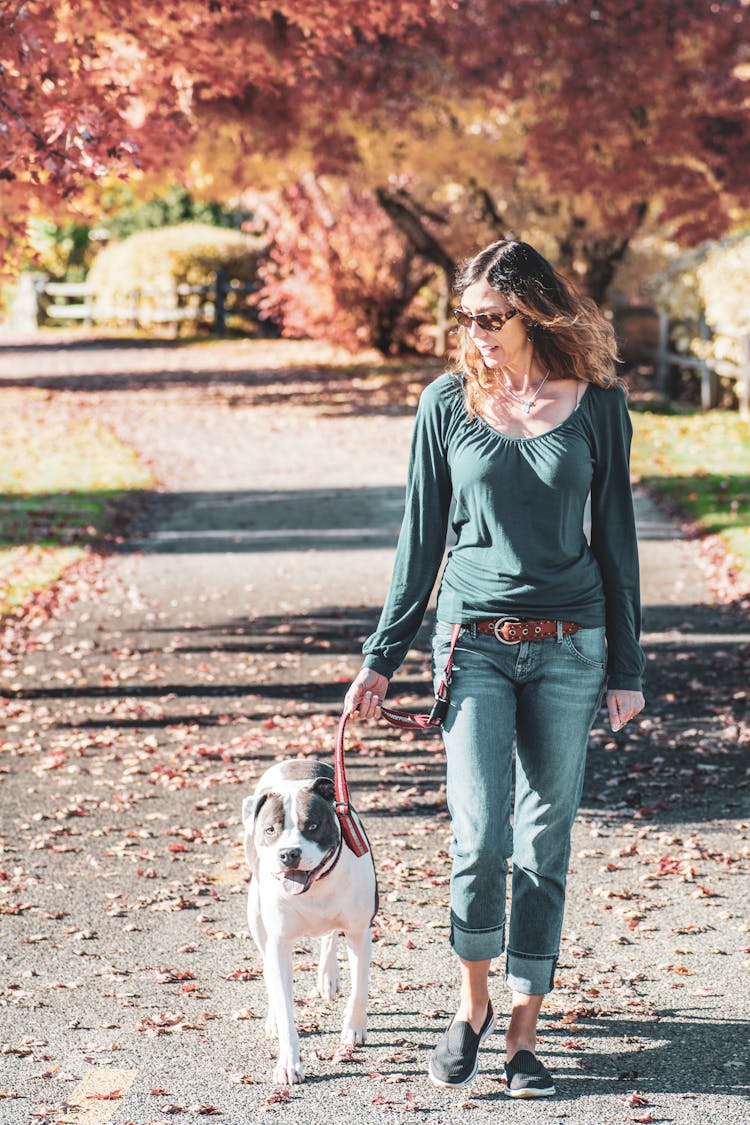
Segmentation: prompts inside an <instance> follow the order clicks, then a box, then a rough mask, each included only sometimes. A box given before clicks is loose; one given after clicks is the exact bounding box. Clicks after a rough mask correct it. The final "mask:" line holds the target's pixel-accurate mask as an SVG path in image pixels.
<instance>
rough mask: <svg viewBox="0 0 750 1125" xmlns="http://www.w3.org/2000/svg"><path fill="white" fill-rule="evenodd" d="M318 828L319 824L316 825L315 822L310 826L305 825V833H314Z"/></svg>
mask: <svg viewBox="0 0 750 1125" xmlns="http://www.w3.org/2000/svg"><path fill="white" fill-rule="evenodd" d="M317 827H318V826H317V824H315V822H314V821H313V822H311V823H310V824H306V825H305V832H314V831H315V829H316V828H317Z"/></svg>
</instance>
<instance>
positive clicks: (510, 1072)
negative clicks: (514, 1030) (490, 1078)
mask: <svg viewBox="0 0 750 1125" xmlns="http://www.w3.org/2000/svg"><path fill="white" fill-rule="evenodd" d="M504 1077H505V1093H506V1094H507V1095H508V1097H509V1098H551V1097H552V1095H553V1094H554V1092H555V1084H554V1082H553V1081H552V1075H551V1074H550V1072H549V1071H548V1070H547V1068H546V1066H544V1064H543V1063H541V1062H540V1061H539V1059H538V1058H537V1057H536V1055H534V1054H532V1052H531V1051H516V1053H515V1055H514V1056H513V1058H512V1059H511V1060H510V1062H507V1063H506V1064H505V1075H504Z"/></svg>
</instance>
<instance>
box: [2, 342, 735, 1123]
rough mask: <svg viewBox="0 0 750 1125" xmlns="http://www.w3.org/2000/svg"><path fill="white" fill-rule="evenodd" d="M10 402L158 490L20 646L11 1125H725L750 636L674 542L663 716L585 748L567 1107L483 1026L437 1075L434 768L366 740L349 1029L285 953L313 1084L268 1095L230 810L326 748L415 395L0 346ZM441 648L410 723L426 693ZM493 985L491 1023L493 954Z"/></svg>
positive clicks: (657, 710) (652, 633)
mask: <svg viewBox="0 0 750 1125" xmlns="http://www.w3.org/2000/svg"><path fill="white" fill-rule="evenodd" d="M177 351H179V353H180V354H179V356H177V357H176V355H175V353H176V352H177ZM146 353H147V354H146ZM144 357H145V358H144ZM287 358H288V357H287ZM134 372H135V374H134ZM165 373H166V374H165ZM425 377H426V376H425V375H424V373H423V374H422V375H421V376H420V378H422V380H423V379H424V378H425ZM29 379H31V380H32V381H33V382H35V383H36V384H37V385H43V386H44V387H45V388H47V389H48V391H49V394H50V398H49V405H50V410H54V409H55V405H56V403H57V402H60V401H62V402H64V403H69V402H70V401H71V399H72V401H73V402H74V403H75V404H76V406H77V407H78V408H80V409H81V410H87V411H92V412H95V413H96V414H97V416H99V417H102V418H104V419H105V420H106V421H108V422H109V424H111V425H112V426H113V427H114V428H115V429H116V430H117V431H118V433H119V434H120V436H122V437H123V438H125V439H126V440H128V441H130V442H132V443H133V444H135V445H136V446H137V447H138V448H139V449H140V450H141V451H142V452H143V454H144V456H146V457H147V458H148V459H149V461H150V463H151V464H152V465H153V466H154V468H155V471H156V473H157V475H158V476H159V479H160V480H161V482H162V488H161V490H160V491H159V492H158V493H157V494H155V495H154V496H153V498H152V499H151V501H150V502H149V503H148V505H147V507H146V509H145V511H144V513H143V517H142V521H141V525H140V527H139V528H137V529H135V531H134V533H133V536H132V539H131V541H130V542H128V543H127V544H126V545H125V546H124V548H123V551H122V553H121V554H119V555H117V556H113V557H111V558H109V559H108V560H106V561H105V563H104V565H103V566H101V567H98V568H97V581H96V582H95V583H94V584H92V585H88V586H86V585H84V586H83V587H82V589H81V591H80V596H79V597H78V598H77V599H76V600H74V601H72V602H71V603H70V604H69V605H68V606H67V608H66V609H65V610H64V611H62V612H61V613H59V614H57V615H55V616H53V617H51V618H50V619H49V620H47V621H43V620H41V619H40V620H39V621H38V623H37V627H36V628H35V629H34V630H33V631H32V633H31V634H30V636H29V637H28V638H27V639H26V641H25V642H24V643H23V644H22V645H21V644H19V645H17V647H16V649H15V651H12V652H10V653H9V656H8V663H7V665H6V668H5V675H4V683H5V685H6V686H5V689H4V692H5V696H4V700H3V703H4V710H5V712H6V720H7V721H6V723H5V729H4V731H3V732H2V735H1V737H2V739H3V744H2V751H3V752H2V755H0V769H2V771H3V778H2V780H3V790H4V802H3V846H4V853H5V854H4V856H3V860H2V862H1V867H2V871H3V874H2V876H0V891H2V892H3V902H4V906H3V907H2V909H3V912H4V916H3V918H2V932H3V953H2V956H3V980H4V984H3V987H2V993H1V995H2V999H3V1005H4V1006H3V1008H2V1009H1V1010H0V1019H2V1024H3V1031H2V1033H1V1034H0V1041H2V1043H3V1044H4V1046H3V1048H2V1050H3V1058H2V1065H3V1077H2V1081H0V1090H2V1092H3V1097H2V1098H0V1122H3V1123H5V1122H7V1123H8V1125H19V1123H20V1122H25V1121H29V1122H31V1121H35V1122H40V1121H41V1122H45V1121H48V1122H57V1121H61V1122H62V1121H64V1122H78V1123H79V1125H86V1123H90V1122H91V1123H93V1122H112V1123H113V1125H126V1123H127V1122H132V1123H137V1125H156V1123H157V1122H165V1121H174V1122H177V1123H178V1125H183V1123H185V1125H186V1123H187V1122H190V1121H195V1120H196V1119H197V1118H198V1117H200V1116H209V1115H211V1114H210V1113H209V1111H210V1109H211V1108H212V1107H213V1109H216V1110H218V1111H220V1113H221V1115H222V1116H221V1119H222V1120H224V1121H226V1122H228V1123H230V1125H244V1123H246V1122H251V1121H256V1120H258V1119H260V1118H261V1114H265V1113H269V1114H273V1115H275V1116H277V1117H278V1118H279V1119H280V1120H282V1121H284V1122H290V1123H296V1122H301V1123H304V1125H312V1123H318V1122H321V1123H323V1122H326V1123H327V1122H330V1121H342V1122H343V1121H349V1120H352V1119H357V1120H359V1121H361V1122H363V1123H367V1122H376V1121H377V1122H391V1121H394V1122H395V1121H399V1122H400V1121H411V1120H413V1118H414V1114H415V1113H418V1114H419V1116H420V1118H421V1119H423V1120H426V1121H429V1122H435V1123H441V1125H442V1123H448V1122H453V1121H456V1120H459V1119H460V1120H463V1119H464V1117H466V1118H467V1119H468V1120H471V1121H476V1122H485V1121H487V1122H489V1121H490V1120H492V1121H493V1122H494V1121H496V1120H497V1116H498V1113H499V1112H500V1113H502V1112H503V1111H505V1112H506V1113H507V1114H508V1115H510V1114H511V1113H512V1115H513V1116H514V1118H516V1119H518V1120H519V1121H521V1122H525V1121H529V1122H530V1121H532V1120H534V1121H538V1120H540V1119H541V1120H547V1119H552V1118H554V1119H558V1118H565V1117H567V1118H568V1119H569V1120H570V1121H571V1122H575V1123H576V1125H578V1123H582V1125H589V1123H592V1125H593V1123H596V1125H601V1123H603V1122H605V1123H606V1122H628V1121H638V1120H640V1121H649V1120H652V1121H659V1122H662V1121H673V1122H676V1123H678V1125H683V1123H693V1122H695V1123H697V1122H702V1123H703V1122H717V1123H719V1122H721V1123H726V1125H729V1123H730V1122H732V1123H733V1122H735V1121H737V1120H739V1118H740V1116H741V1115H742V1109H741V1105H742V1104H744V1098H745V1097H746V1094H747V1079H748V1073H747V1057H746V1056H747V1032H746V1028H745V1027H743V1024H742V1022H741V1021H742V1017H743V1014H745V1013H746V1011H747V986H746V984H743V983H742V982H743V981H746V979H747V974H746V969H747V962H748V952H749V950H748V933H747V927H746V919H747V917H748V909H747V906H748V902H747V900H748V893H747V888H748V884H747V878H746V870H747V862H746V861H747V848H748V834H749V833H748V812H749V811H750V810H748V801H747V788H746V785H747V778H746V776H745V763H744V756H745V753H744V752H745V750H746V746H747V744H748V741H749V740H750V733H749V728H748V722H747V716H748V701H747V694H746V693H747V684H748V657H749V655H750V624H749V623H748V622H747V621H742V620H735V619H733V618H732V616H731V614H729V613H728V612H727V611H725V610H722V609H721V608H719V607H716V606H713V605H711V604H710V597H709V594H708V592H707V590H706V589H705V586H704V583H703V580H702V579H701V577H700V570H699V568H698V567H697V565H696V561H697V560H696V548H695V546H694V545H693V544H690V543H686V542H683V541H682V540H681V539H680V537H679V533H678V532H677V530H676V529H675V527H674V526H673V525H672V524H671V523H670V522H669V521H668V520H666V519H665V518H664V517H662V516H661V515H660V514H659V512H658V511H656V509H654V508H653V506H652V505H651V504H650V503H649V502H648V500H647V499H646V498H645V497H642V496H639V498H638V513H639V523H640V527H641V547H642V564H643V570H644V601H645V607H646V608H645V630H646V633H645V643H646V649H647V655H648V660H649V686H648V695H649V707H648V710H647V712H646V713H645V715H644V717H643V719H642V721H641V722H640V723H639V724H638V725H636V726H634V727H630V728H628V730H627V732H626V733H624V734H623V735H622V736H611V735H610V734H608V733H607V732H606V731H605V729H604V727H603V726H600V727H597V728H596V729H595V731H594V733H593V736H592V747H591V757H590V764H589V771H588V779H587V785H586V791H585V795H584V801H583V806H582V810H581V815H580V818H579V822H578V824H577V827H576V831H575V837H574V848H573V857H574V858H573V863H572V873H571V883H570V898H569V910H568V914H567V917H566V925H565V937H564V943H563V954H562V957H561V961H560V966H559V987H558V988H557V990H556V991H555V993H553V995H552V996H551V998H550V1000H549V1004H548V1007H547V1010H546V1011H547V1015H546V1020H545V1021H544V1023H543V1034H544V1042H543V1043H542V1044H541V1049H542V1050H543V1052H544V1057H545V1059H546V1060H547V1061H548V1063H549V1064H550V1065H551V1066H552V1067H554V1070H555V1074H556V1077H557V1079H558V1081H559V1087H560V1091H561V1095H560V1097H559V1098H557V1099H555V1100H554V1101H551V1102H550V1103H547V1104H545V1105H542V1106H540V1105H532V1106H529V1105H517V1104H515V1103H514V1104H512V1105H511V1106H510V1107H509V1106H508V1104H507V1101H508V1100H507V1099H504V1098H503V1096H502V1093H501V1085H500V1082H499V1074H500V1070H501V1062H502V1037H501V1036H500V1035H496V1036H495V1037H493V1039H492V1040H491V1041H490V1042H489V1043H488V1045H487V1047H486V1048H485V1049H484V1051H483V1055H482V1065H481V1070H480V1077H479V1079H478V1080H477V1082H476V1083H475V1084H474V1085H473V1086H472V1087H471V1089H470V1090H469V1091H464V1092H463V1093H456V1094H445V1093H439V1092H437V1091H436V1090H434V1089H433V1088H432V1086H431V1085H430V1084H429V1082H428V1081H427V1079H426V1077H425V1076H424V1069H425V1063H426V1057H427V1052H428V1051H429V1049H431V1047H432V1045H433V1043H434V1041H435V1039H436V1037H437V1035H438V1034H439V1033H440V1031H441V1030H442V1027H443V1026H444V1023H445V1021H446V1019H447V1014H448V1013H450V1012H451V1011H452V1005H453V1003H454V1000H455V989H454V985H453V981H454V971H455V970H454V964H453V961H452V958H451V954H450V951H449V949H448V946H447V941H446V933H447V927H446V910H445V902H446V897H447V881H448V874H449V861H448V857H447V845H448V834H447V820H446V814H445V811H444V795H443V790H442V759H441V754H440V748H439V743H438V742H437V741H436V740H435V738H434V737H432V736H427V737H424V738H417V739H410V738H409V737H406V736H403V735H399V734H398V733H396V732H393V731H390V730H387V729H384V728H381V727H374V726H373V727H366V728H364V727H362V728H359V729H358V730H357V731H353V733H352V739H351V748H350V751H349V762H350V781H351V784H352V787H353V789H354V792H355V793H356V798H357V804H358V806H359V808H360V810H361V811H362V813H363V815H364V817H365V818H366V823H367V826H368V831H369V833H370V837H371V839H372V842H373V846H374V850H375V854H376V861H377V866H378V870H379V876H380V890H381V900H382V910H381V913H380V916H379V919H378V925H377V929H378V941H377V944H376V952H375V959H374V967H373V985H372V1004H371V1020H370V1026H371V1037H370V1042H369V1043H368V1045H367V1046H366V1047H365V1048H364V1049H362V1050H358V1051H356V1052H354V1053H348V1054H347V1053H344V1054H343V1055H342V1053H341V1052H338V1051H337V1046H336V1029H337V1025H338V1022H339V1020H340V1018H341V1011H342V1006H341V1002H340V1001H339V1002H337V1003H333V1004H326V1003H323V1002H322V1001H318V1000H315V999H313V998H312V987H313V983H314V967H315V966H314V954H315V950H314V948H313V944H312V943H306V945H305V946H304V947H301V948H300V951H299V953H298V957H297V963H298V971H297V973H296V989H297V997H298V1008H297V1011H298V1021H299V1023H300V1024H301V1025H302V1026H303V1027H304V1029H305V1036H304V1040H303V1051H304V1054H305V1059H306V1063H307V1070H308V1075H309V1081H308V1082H307V1083H306V1084H305V1086H304V1087H301V1088H294V1089H292V1090H290V1091H287V1092H285V1091H276V1090H275V1089H274V1087H273V1086H272V1085H270V1084H269V1083H268V1078H269V1075H270V1071H271V1063H272V1051H271V1048H270V1047H269V1046H268V1045H267V1044H266V1041H265V1040H264V1038H263V1028H262V1025H263V1019H262V1018H261V1017H263V1014H264V990H263V985H262V980H261V979H260V978H259V963H258V960H257V957H256V955H255V952H254V950H253V948H252V945H251V942H250V939H249V936H248V935H247V932H246V925H245V920H244V893H245V869H244V864H243V861H242V858H241V849H240V818H239V812H240V805H241V800H242V796H243V795H244V794H245V793H246V792H247V791H248V790H249V789H250V788H251V787H252V785H253V783H254V780H255V778H257V776H259V774H260V772H261V771H262V769H263V768H265V765H266V764H267V763H268V762H270V761H271V760H273V758H274V757H276V756H280V755H286V754H289V753H299V752H303V753H310V754H318V755H321V756H325V757H327V758H328V757H330V753H331V750H332V741H333V730H334V725H335V720H336V716H337V713H338V709H339V707H340V702H341V698H342V695H343V691H344V688H345V684H346V682H348V680H349V678H350V677H351V676H352V674H353V673H354V671H355V670H356V668H357V667H358V652H359V646H360V644H361V639H362V637H363V636H364V635H365V634H366V633H367V632H368V631H369V630H370V628H371V627H372V624H373V622H374V620H375V618H376V616H377V611H378V608H379V603H380V601H381V600H382V597H383V594H384V591H385V587H386V584H387V581H388V576H389V572H390V565H391V560H392V549H393V543H394V541H395V534H396V531H397V528H398V524H399V519H400V503H401V496H402V491H403V480H404V470H405V463H406V451H407V444H408V436H409V432H410V429H411V417H410V415H411V412H412V409H413V400H414V397H415V395H416V393H417V390H418V383H419V378H415V379H414V381H413V382H412V381H411V379H410V378H404V377H403V376H398V375H396V374H394V373H392V372H389V371H384V372H381V373H379V374H378V375H377V376H376V379H375V380H374V383H375V386H374V389H373V387H372V383H370V384H368V381H367V378H366V375H365V374H364V373H363V372H362V371H361V370H360V369H356V370H354V371H352V370H348V369H342V375H341V378H340V379H339V380H337V381H334V382H333V383H331V382H330V381H327V380H326V379H325V378H324V376H323V373H322V369H321V367H320V366H316V363H315V362H314V361H311V362H308V364H307V365H305V364H303V363H300V364H298V366H297V367H296V369H294V371H293V372H292V373H291V374H290V372H289V371H288V370H287V371H285V373H284V374H283V376H281V377H279V376H278V372H277V371H275V370H274V368H273V366H272V365H271V363H270V361H269V362H268V363H267V365H266V366H263V365H262V364H260V363H258V361H257V356H255V359H254V360H253V359H252V357H251V356H250V355H249V354H247V353H245V352H243V350H242V349H241V348H238V347H237V346H236V345H227V347H226V348H225V349H223V350H222V347H220V348H219V350H218V352H217V351H214V352H213V353H211V352H209V350H207V349H201V348H194V349H191V348H182V349H169V348H161V349H159V348H155V349H147V348H141V349H130V350H128V349H123V348H122V347H118V348H108V347H105V346H103V345H100V346H98V347H93V346H92V347H91V348H89V349H81V348H79V349H78V350H77V351H76V350H75V349H73V350H67V351H66V350H64V349H63V350H62V351H60V350H54V349H50V351H49V352H39V351H37V350H30V351H27V352H24V353H21V352H15V353H5V354H3V353H0V388H2V387H3V386H5V387H6V388H10V389H12V393H14V394H15V393H21V392H22V388H23V386H24V385H25V383H26V382H27V381H28V380H29ZM410 382H412V385H411V386H410V387H409V386H408V384H409V383H410ZM58 388H59V389H58ZM399 388H400V390H399V395H400V399H401V400H402V401H401V402H400V401H399V398H398V397H396V396H395V393H394V392H395V391H396V390H397V389H399ZM368 389H369V391H370V393H368ZM426 635H427V634H426V631H423V633H422V634H421V635H420V638H419V639H418V642H417V645H416V647H415V649H414V650H413V653H412V654H411V655H410V659H409V660H408V661H407V663H406V665H405V666H404V668H403V669H402V672H401V673H400V675H399V677H398V680H397V682H396V683H395V684H394V688H393V695H394V697H398V696H400V697H401V698H402V700H403V701H404V702H417V701H424V693H425V691H426V687H427V678H426V669H427V659H426V649H425V643H424V642H425V639H426ZM743 873H744V878H743ZM743 971H744V973H743ZM493 994H494V997H495V1000H496V1007H497V1008H498V1010H499V1011H500V1012H501V1013H502V1012H505V1011H506V1010H507V1007H506V994H505V992H504V988H503V984H502V962H499V963H498V967H497V974H496V977H495V980H494V985H493ZM115 1091H119V1094H117V1096H114V1092H115ZM16 1095H17V1096H16ZM104 1095H113V1096H111V1097H105V1096H104ZM76 1106H77V1107H82V1108H79V1109H75V1108H74V1107H76ZM178 1107H181V1108H178Z"/></svg>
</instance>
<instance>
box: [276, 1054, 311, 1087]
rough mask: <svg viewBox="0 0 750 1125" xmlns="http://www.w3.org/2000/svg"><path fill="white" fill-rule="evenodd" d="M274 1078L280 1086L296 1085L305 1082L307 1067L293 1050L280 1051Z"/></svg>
mask: <svg viewBox="0 0 750 1125" xmlns="http://www.w3.org/2000/svg"><path fill="white" fill-rule="evenodd" d="M273 1080H274V1082H275V1083H276V1084H277V1085H278V1086H294V1085H296V1084H297V1083H298V1082H304V1081H305V1068H304V1066H303V1065H302V1059H301V1058H300V1057H299V1055H297V1056H296V1057H295V1055H294V1053H293V1052H292V1051H280V1052H279V1060H278V1062H277V1063H276V1066H275V1067H274V1071H273Z"/></svg>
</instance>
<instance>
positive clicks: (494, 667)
mask: <svg viewBox="0 0 750 1125" xmlns="http://www.w3.org/2000/svg"><path fill="white" fill-rule="evenodd" d="M450 631H451V627H450V625H446V624H443V623H442V622H438V624H437V626H436V628H435V633H434V635H433V642H432V646H433V675H434V676H435V678H436V680H437V679H438V678H439V676H440V673H441V672H442V670H443V667H444V665H445V660H446V657H447V655H448V650H449V647H450ZM605 664H606V642H605V638H604V626H602V627H601V628H594V629H580V630H579V631H578V632H577V633H574V634H573V635H572V636H570V637H562V636H560V635H558V636H557V637H550V638H545V639H543V640H535V641H523V642H521V644H516V645H506V644H502V643H501V642H500V641H498V640H496V638H495V637H494V636H487V635H484V634H477V633H476V630H474V629H472V628H471V626H467V627H466V628H464V629H463V630H462V631H461V635H460V637H459V639H458V643H457V645H456V651H455V659H454V666H453V682H452V684H451V693H450V694H451V698H450V706H449V709H448V715H447V717H446V720H445V723H444V725H443V741H444V744H445V750H446V756H447V763H448V765H447V798H448V808H449V811H450V816H451V829H452V833H453V839H452V844H451V856H452V858H453V870H452V873H451V938H450V940H451V945H452V946H453V948H454V950H455V951H456V953H457V954H458V956H459V957H461V958H462V959H463V960H465V961H484V960H488V959H490V958H492V957H497V956H498V955H499V954H500V953H502V952H503V949H504V948H505V921H506V918H505V914H506V911H505V897H506V879H507V873H508V863H507V861H508V859H509V858H511V857H512V860H513V878H512V885H511V909H510V924H509V927H508V931H509V932H508V948H507V957H506V972H505V979H506V982H507V984H508V987H509V988H511V989H512V990H513V991H514V992H521V993H525V994H526V995H529V996H536V995H540V994H541V993H545V992H549V991H550V990H551V988H552V987H553V981H554V973H555V965H556V964H557V958H558V954H559V944H560V932H561V929H562V918H563V908H564V905H565V882H566V877H567V872H568V861H569V858H570V834H571V830H572V827H573V821H574V820H575V816H576V812H577V809H578V804H579V801H580V799H581V790H582V787H583V774H584V766H585V762H586V750H587V746H588V738H589V733H590V731H591V727H592V725H593V722H594V719H595V718H596V715H597V712H598V710H599V708H600V707H601V703H602V697H603V693H604V685H605ZM514 748H515V766H516V785H515V805H514V810H513V824H512V826H511V782H512V772H513V757H514V754H513V751H514Z"/></svg>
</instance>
